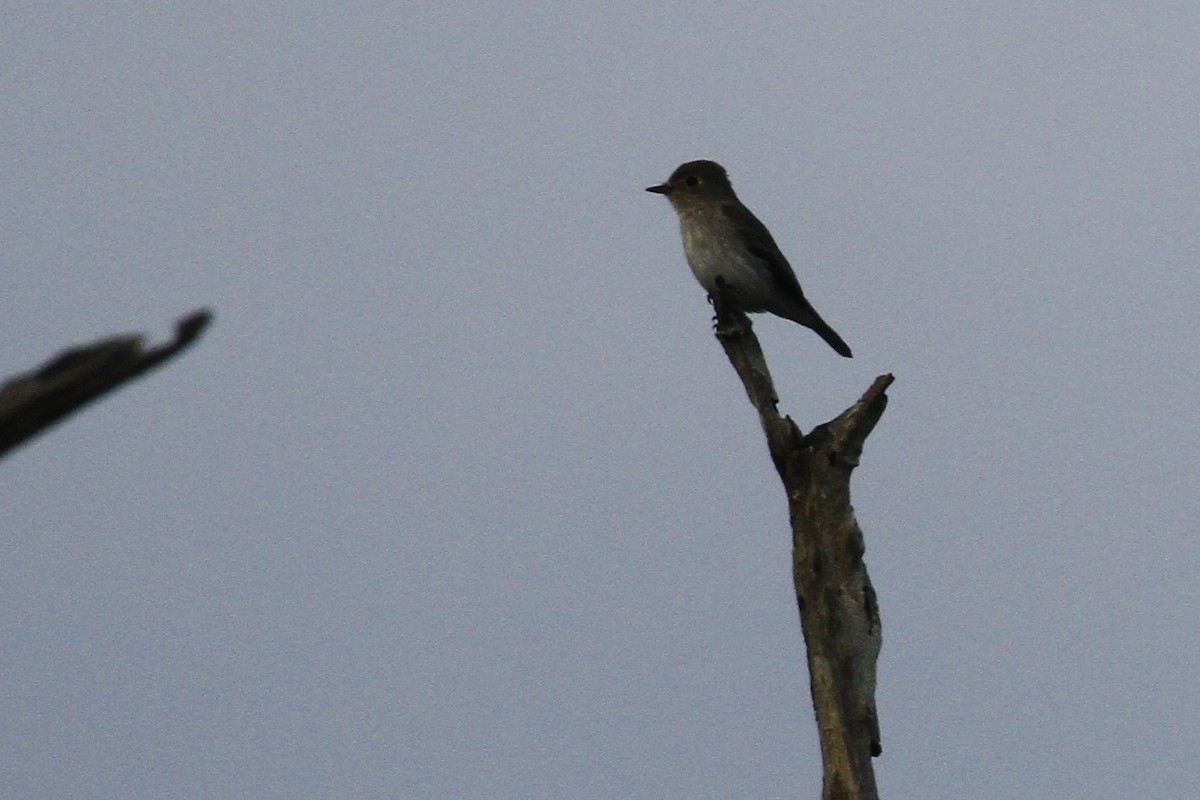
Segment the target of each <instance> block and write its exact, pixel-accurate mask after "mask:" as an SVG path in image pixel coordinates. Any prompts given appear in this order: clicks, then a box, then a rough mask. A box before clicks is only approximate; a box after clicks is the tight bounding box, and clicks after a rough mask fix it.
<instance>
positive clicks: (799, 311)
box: [783, 301, 854, 358]
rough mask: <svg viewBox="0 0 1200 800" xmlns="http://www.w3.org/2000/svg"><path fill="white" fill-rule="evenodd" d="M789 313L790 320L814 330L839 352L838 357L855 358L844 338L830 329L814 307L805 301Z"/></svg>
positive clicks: (787, 315)
mask: <svg viewBox="0 0 1200 800" xmlns="http://www.w3.org/2000/svg"><path fill="white" fill-rule="evenodd" d="M788 311H789V313H788V314H785V315H783V316H786V317H787V318H788V319H790V320H792V321H794V322H799V323H800V324H801V325H803V326H805V327H807V328H812V329H813V330H814V331H816V332H817V335H818V336H820V337H821V338H822V339H824V340H825V343H826V344H828V345H829V346H830V347H832V348H833V349H834V350H836V351H837V353H838V355H840V356H845V357H846V358H854V354H853V353H851V352H850V345H848V344H846V343H845V342H844V341H843V340H842V337H840V336H838V335H837V331H835V330H834V329H833V328H831V327H829V323H828V322H826V321H825V320H823V319H821V315H820V314H818V313H817V312H816V309H814V308H813V307H812V306H810V305H809V304H808V301H805V302H804V303H803V304H799V305H797V306H795V307H793V308H790V309H788Z"/></svg>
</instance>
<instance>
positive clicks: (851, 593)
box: [713, 298, 893, 800]
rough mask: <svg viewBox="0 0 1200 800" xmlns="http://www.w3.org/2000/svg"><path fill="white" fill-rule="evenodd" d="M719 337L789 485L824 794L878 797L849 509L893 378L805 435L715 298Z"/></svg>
mask: <svg viewBox="0 0 1200 800" xmlns="http://www.w3.org/2000/svg"><path fill="white" fill-rule="evenodd" d="M713 304H714V307H715V308H716V310H717V326H716V335H717V339H718V341H720V342H721V346H722V347H724V348H725V354H726V355H727V356H729V361H730V363H731V364H733V368H734V369H735V370H736V371H737V374H738V377H740V378H741V379H742V383H743V384H744V385H745V387H746V394H747V395H748V396H749V397H750V402H751V403H752V404H753V405H754V407H755V409H756V410H757V411H758V417H759V420H760V422H761V423H762V428H763V432H764V433H765V434H766V437H767V445H768V447H769V449H770V453H771V460H772V461H774V463H775V469H776V470H777V471H778V472H779V477H780V479H781V480H782V481H783V486H784V489H785V490H786V491H787V497H788V512H789V516H790V519H791V523H792V576H793V579H794V581H795V585H796V602H797V604H798V605H799V607H800V625H801V628H802V629H803V631H804V644H805V648H806V649H807V651H808V671H809V687H810V691H811V693H812V700H813V709H814V710H815V712H816V717H817V730H818V733H819V735H820V739H821V761H822V763H823V765H824V780H823V789H822V797H823V798H824V800H835V799H836V800H877V798H878V797H879V793H878V790H877V788H876V786H875V772H874V770H873V768H872V765H871V758H872V757H873V756H878V755H879V754H880V753H881V752H882V751H883V748H882V746H881V743H880V735H879V719H878V717H877V716H876V713H875V669H876V662H877V660H878V658H879V648H880V645H881V644H882V641H883V640H882V635H881V628H880V620H879V606H878V605H877V603H876V599H875V590H874V589H873V588H872V587H871V579H870V577H869V576H868V575H867V567H866V564H865V563H864V562H863V553H864V551H865V548H866V546H865V544H864V542H863V534H862V530H861V529H860V528H859V527H858V522H857V521H856V520H855V518H854V509H853V508H852V507H851V506H850V473H851V472H852V471H853V470H854V468H855V467H856V466H858V460H859V456H860V455H861V454H862V448H863V443H864V442H865V441H866V439H867V436H869V435H870V433H871V431H872V430H873V429H874V428H875V424H876V423H877V422H879V419H880V417H881V416H882V415H883V411H884V409H885V408H887V395H886V394H885V393H884V392H885V391H886V389H887V388H888V386H890V385H891V383H892V380H893V378H892V376H891V375H880V376H879V377H878V378H876V379H875V381H874V383H872V384H871V387H870V388H869V389H867V391H866V393H864V394H863V396H862V397H861V398H859V400H858V402H856V403H855V404H854V405H852V406H850V407H849V408H848V409H846V410H845V411H843V412H842V413H841V414H839V415H838V416H837V417H836V418H835V419H832V420H830V421H829V422H826V423H825V424H823V425H819V426H818V427H816V428H815V429H813V431H812V432H811V433H809V434H808V435H807V436H804V435H802V434H801V433H800V429H799V428H798V427H796V424H795V423H794V422H792V419H791V417H781V416H780V415H779V410H778V408H777V407H776V406H777V404H778V403H779V398H778V397H777V396H776V394H775V387H774V384H773V383H772V381H771V373H770V372H769V371H768V370H767V363H766V359H764V358H763V353H762V348H761V347H760V346H759V344H758V338H757V337H756V336H755V335H754V331H753V330H752V326H751V324H750V320H749V318H748V317H746V315H745V314H742V313H741V312H739V311H735V310H731V309H728V308H726V307H724V306H725V304H723V303H722V302H721V301H720V298H714V303H713Z"/></svg>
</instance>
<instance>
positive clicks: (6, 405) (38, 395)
mask: <svg viewBox="0 0 1200 800" xmlns="http://www.w3.org/2000/svg"><path fill="white" fill-rule="evenodd" d="M211 320H212V314H211V313H210V312H208V311H207V310H203V309H201V310H198V311H193V312H192V313H191V314H189V315H187V316H186V317H183V318H182V319H180V320H179V321H178V322H177V323H176V324H175V339H174V341H171V342H168V343H166V344H163V345H160V346H158V347H150V348H147V347H144V346H143V344H142V340H143V337H142V336H138V335H136V334H130V335H125V336H114V337H112V338H110V339H102V340H101V341H98V342H96V343H95V344H90V345H84V346H81V347H73V348H71V349H69V350H65V351H63V352H62V353H60V354H59V355H57V356H55V357H54V358H52V359H51V360H49V361H47V362H46V363H45V364H43V365H42V366H41V367H39V368H38V369H36V370H34V371H33V372H28V373H25V374H24V375H17V376H15V377H13V378H10V379H9V380H8V381H7V382H6V383H5V384H4V385H3V386H0V457H3V456H4V455H5V454H7V453H8V452H9V451H10V450H12V449H13V448H14V447H16V446H18V445H19V444H21V443H22V442H24V441H26V440H27V439H29V438H30V437H31V436H33V435H34V434H36V433H38V432H39V431H42V430H44V429H46V428H48V427H50V426H51V425H53V424H55V423H56V422H59V421H61V420H62V419H64V418H65V417H67V416H68V415H70V414H71V413H73V412H75V411H77V410H79V409H80V408H82V407H83V406H85V405H87V404H88V403H90V402H91V401H92V400H95V399H96V398H98V397H100V396H102V395H104V394H106V393H108V392H110V391H112V390H113V389H115V388H117V387H118V386H120V385H121V384H123V383H125V382H126V381H129V380H132V379H133V378H136V377H138V376H139V375H142V374H143V373H145V372H147V371H149V370H151V369H153V368H154V367H157V366H158V365H159V364H161V363H162V362H164V361H166V360H167V359H168V358H171V357H172V356H174V355H176V354H178V353H179V352H180V351H182V350H183V349H184V348H186V347H187V346H188V345H190V344H191V343H192V342H194V341H195V340H196V338H197V337H198V336H199V335H200V333H201V332H202V331H203V330H204V328H205V327H206V326H207V325H208V323H209V322H210V321H211Z"/></svg>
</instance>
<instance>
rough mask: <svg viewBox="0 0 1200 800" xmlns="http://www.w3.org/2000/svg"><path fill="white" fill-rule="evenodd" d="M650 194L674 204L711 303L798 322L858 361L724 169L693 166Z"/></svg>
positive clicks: (687, 251)
mask: <svg viewBox="0 0 1200 800" xmlns="http://www.w3.org/2000/svg"><path fill="white" fill-rule="evenodd" d="M646 191H647V192H654V193H655V194H661V195H665V196H666V198H667V199H668V200H670V201H671V206H672V207H673V208H674V209H675V213H676V214H678V215H679V229H680V232H681V233H682V235H683V251H684V254H685V255H686V256H687V262H688V266H690V267H691V268H692V274H694V275H695V276H696V280H698V281H699V282H700V285H701V286H703V287H704V289H705V291H707V292H708V294H709V297H710V298H716V297H718V296H720V297H721V298H722V299H725V300H727V301H729V302H730V303H731V304H732V305H733V306H734V307H735V308H737V309H738V310H740V311H746V312H751V313H757V312H764V311H765V312H769V313H771V314H775V315H776V316H779V317H783V318H784V319H790V320H792V321H793V322H798V323H800V324H801V325H804V326H805V327H808V328H812V329H813V330H814V331H816V333H817V335H818V336H820V337H821V338H822V339H824V340H825V342H826V343H827V344H828V345H829V346H830V347H832V348H833V349H834V350H836V351H837V352H838V353H839V354H840V355H843V356H845V357H846V358H852V357H853V354H852V353H851V352H850V347H849V345H847V344H846V342H845V341H843V340H842V337H841V336H838V335H837V332H836V331H834V329H833V328H831V327H830V326H829V324H828V323H827V322H825V320H823V319H821V315H820V314H818V313H817V312H816V309H814V308H813V307H812V305H811V304H810V303H809V302H808V300H807V299H806V298H805V297H804V292H803V291H802V290H801V289H800V282H799V281H798V280H796V273H794V272H793V271H792V267H791V265H790V264H788V260H787V259H786V258H784V256H783V253H782V252H780V250H779V246H778V245H776V244H775V240H774V239H773V238H772V237H771V232H770V231H768V230H767V226H766V225H763V224H762V223H761V222H759V220H758V217H756V216H754V214H753V213H752V212H751V211H750V209H748V208H746V206H744V205H742V202H741V201H740V200H738V196H737V195H736V194H735V193H734V191H733V184H732V183H730V181H729V174H728V173H727V172H726V171H725V168H724V167H722V166H721V165H720V164H718V163H717V162H715V161H707V160H700V161H689V162H687V163H686V164H682V165H680V166H679V168H678V169H676V170H675V171H674V172H672V173H671V177H670V178H668V179H667V182H666V183H662V184H659V185H658V186H650V187H648V188H647V189H646Z"/></svg>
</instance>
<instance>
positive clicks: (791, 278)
mask: <svg viewBox="0 0 1200 800" xmlns="http://www.w3.org/2000/svg"><path fill="white" fill-rule="evenodd" d="M721 212H722V213H723V214H725V216H726V217H728V218H729V219H731V220H732V221H733V222H734V224H735V225H737V228H738V233H739V234H740V235H741V237H742V239H743V241H745V242H746V249H747V250H749V251H750V255H752V256H754V257H755V258H757V259H758V260H760V261H762V263H763V265H764V266H766V268H767V272H768V273H769V274H770V275H771V277H772V278H773V279H774V281H775V283H776V284H777V285H778V286H779V289H780V291H782V292H783V293H784V294H785V295H787V296H791V297H793V298H795V299H798V300H803V299H804V292H803V290H801V289H800V281H798V280H796V273H795V272H793V271H792V265H791V264H789V263H788V260H787V259H786V258H785V257H784V255H783V253H782V252H781V251H780V250H779V246H778V245H777V244H775V239H774V238H773V237H772V236H771V232H770V231H769V230H767V226H766V225H763V224H762V223H761V222H759V220H758V217H756V216H754V215H753V214H752V213H750V212H749V211H748V210H746V209H745V208H740V207H738V206H736V205H733V204H731V203H726V204H724V205H723V206H721Z"/></svg>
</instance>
